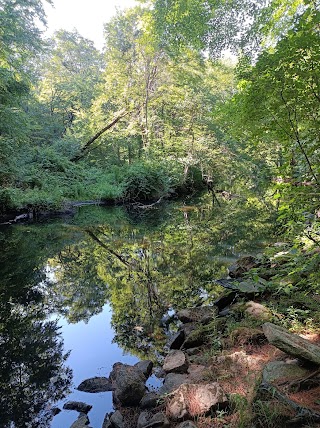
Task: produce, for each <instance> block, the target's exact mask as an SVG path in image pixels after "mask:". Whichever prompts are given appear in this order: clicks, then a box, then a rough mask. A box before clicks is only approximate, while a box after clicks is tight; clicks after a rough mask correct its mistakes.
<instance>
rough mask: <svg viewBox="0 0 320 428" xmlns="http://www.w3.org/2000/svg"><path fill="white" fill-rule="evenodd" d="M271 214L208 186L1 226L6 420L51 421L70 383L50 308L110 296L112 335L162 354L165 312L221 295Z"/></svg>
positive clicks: (76, 317) (0, 403)
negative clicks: (133, 204)
mask: <svg viewBox="0 0 320 428" xmlns="http://www.w3.org/2000/svg"><path fill="white" fill-rule="evenodd" d="M269 216H270V214H269V213H268V212H267V211H266V209H265V208H264V207H263V208H262V209H259V208H258V207H256V206H255V205H254V204H251V205H250V204H247V205H246V206H244V202H243V201H232V202H230V203H225V204H222V206H221V207H215V208H214V210H213V207H212V203H211V200H210V199H207V197H206V196H204V197H203V198H202V199H200V200H199V201H197V203H196V204H194V205H191V204H188V205H182V204H181V203H170V204H168V205H166V206H162V207H159V208H157V209H154V210H139V211H135V210H133V211H132V210H126V209H122V208H120V207H117V208H101V207H83V208H81V209H80V210H79V213H78V215H77V216H76V217H75V218H73V219H70V218H69V219H68V220H67V221H64V220H56V221H54V222H49V223H47V224H35V225H21V226H15V227H11V228H9V229H3V230H1V233H0V245H1V248H2V249H3V251H2V252H1V254H0V267H1V270H0V278H1V283H0V299H1V306H0V311H1V315H0V347H1V348H0V352H1V354H0V359H1V369H0V384H1V392H2V393H1V394H0V414H1V417H2V418H1V421H2V420H3V421H5V422H4V427H6V426H8V427H9V426H10V422H9V421H13V422H14V424H15V425H14V426H17V427H18V426H26V427H28V426H32V427H38V426H39V427H45V426H47V425H46V424H47V416H46V414H45V410H46V409H47V408H48V406H50V403H51V402H53V401H54V400H57V399H60V398H61V397H63V396H64V395H65V394H66V392H67V390H68V387H69V385H70V376H71V373H70V370H69V369H67V368H66V367H65V365H64V360H65V355H63V345H62V340H61V337H60V336H59V332H58V330H57V325H56V323H55V322H54V321H50V319H52V314H58V315H60V316H63V317H65V319H66V320H67V321H68V322H70V323H78V322H79V321H84V322H88V321H89V320H90V319H91V317H92V316H93V315H96V314H98V313H99V312H101V311H102V308H103V306H104V305H105V304H106V303H109V305H110V307H111V309H112V321H111V322H112V326H113V328H114V331H115V337H114V341H115V342H116V343H117V344H118V345H119V346H121V347H122V349H123V350H124V351H127V352H130V353H131V354H134V355H136V356H138V357H139V358H146V357H148V358H152V359H153V360H156V359H157V358H158V356H159V355H160V354H161V353H162V350H163V345H164V343H165V342H166V332H167V331H166V326H165V325H164V324H163V323H162V322H161V318H162V317H163V315H164V314H165V313H167V312H168V311H169V310H171V309H172V308H173V309H179V308H184V307H187V306H192V305H195V304H199V303H201V302H202V301H204V300H207V301H209V302H210V300H213V299H215V298H216V296H217V294H218V293H219V291H220V290H219V288H218V286H216V285H215V284H214V282H213V279H214V278H218V277H222V276H224V275H225V273H226V265H227V264H228V263H226V260H227V261H228V262H230V260H231V259H232V258H234V257H236V256H237V255H238V254H239V253H243V252H249V251H251V250H252V249H256V248H257V243H258V242H260V243H261V242H262V241H263V239H264V236H266V234H267V233H268V228H267V227H266V225H267V224H268V220H269ZM50 317H51V318H50ZM97 334H99V332H97ZM95 374H96V373H92V375H95ZM21 421H24V422H23V423H22V422H21ZM28 424H29V425H28Z"/></svg>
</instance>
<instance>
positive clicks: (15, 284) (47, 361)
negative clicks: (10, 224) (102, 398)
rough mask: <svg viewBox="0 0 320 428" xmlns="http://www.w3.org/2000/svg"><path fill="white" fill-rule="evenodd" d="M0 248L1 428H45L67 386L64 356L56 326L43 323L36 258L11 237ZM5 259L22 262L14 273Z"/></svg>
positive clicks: (46, 311)
mask: <svg viewBox="0 0 320 428" xmlns="http://www.w3.org/2000/svg"><path fill="white" fill-rule="evenodd" d="M10 238H12V239H10ZM41 238H42V239H43V236H42V237H41ZM0 244H1V247H2V248H3V249H6V250H7V252H2V255H1V256H0V265H1V267H2V268H3V269H2V272H3V273H7V274H6V275H3V274H1V277H0V278H1V279H0V391H1V393H0V426H1V427H3V428H7V427H8V428H9V427H10V428H13V427H17V428H18V427H19V428H20V427H26V428H29V427H30V428H31V427H32V428H45V427H48V426H49V425H50V424H49V422H50V419H51V411H50V407H51V406H52V405H53V403H54V402H55V401H57V400H59V399H61V398H63V397H64V396H65V395H66V394H67V393H68V391H69V386H70V385H71V379H72V372H71V370H70V369H69V368H67V367H65V360H66V358H67V356H68V355H67V354H65V353H64V351H63V341H62V338H61V337H60V335H59V332H58V327H57V323H56V321H53V320H47V319H46V318H47V317H48V315H49V312H50V308H49V307H48V306H47V304H46V303H45V299H46V293H45V287H40V286H39V285H37V286H34V285H32V284H39V280H40V278H42V277H43V275H42V273H41V270H39V269H37V265H38V262H39V257H40V252H35V253H34V254H32V256H33V257H32V256H31V257H30V255H29V256H28V254H29V252H28V253H23V251H24V250H27V249H26V248H25V244H24V243H23V242H22V241H21V235H20V234H16V233H14V232H12V233H9V234H7V236H6V239H5V240H1V243H0ZM38 244H39V242H38ZM39 248H41V246H39ZM8 254H9V255H10V256H11V257H13V258H14V260H16V261H18V262H21V264H20V265H17V269H15V270H14V269H12V270H11V271H10V270H9V266H11V268H12V264H11V263H5V262H6V260H4V257H5V256H6V257H8ZM22 259H24V262H22ZM6 270H7V272H5V271H6Z"/></svg>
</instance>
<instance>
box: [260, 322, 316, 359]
mask: <svg viewBox="0 0 320 428" xmlns="http://www.w3.org/2000/svg"><path fill="white" fill-rule="evenodd" d="M262 328H263V332H264V334H265V336H266V337H267V339H268V341H269V342H270V343H271V344H272V345H274V346H276V347H277V348H279V349H281V350H282V351H284V352H286V353H287V354H289V355H292V356H294V357H297V358H300V359H302V360H305V361H310V362H312V363H315V364H317V365H320V347H319V346H317V345H314V344H313V343H311V342H310V341H309V340H307V339H303V338H302V337H300V336H298V335H296V334H293V333H289V332H288V331H287V330H285V329H284V328H282V327H279V326H277V325H275V324H272V323H269V322H268V323H265V324H263V326H262Z"/></svg>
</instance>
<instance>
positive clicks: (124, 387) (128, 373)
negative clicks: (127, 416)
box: [110, 363, 146, 406]
mask: <svg viewBox="0 0 320 428" xmlns="http://www.w3.org/2000/svg"><path fill="white" fill-rule="evenodd" d="M110 379H111V380H112V381H113V382H114V384H115V391H114V392H113V401H114V403H115V404H121V405H123V406H135V405H138V404H139V402H140V400H141V399H142V397H143V396H144V395H145V392H146V387H145V381H146V378H145V376H144V374H143V373H142V371H141V370H140V369H138V368H137V367H134V366H129V365H127V364H122V363H116V364H114V365H113V369H112V372H111V373H110Z"/></svg>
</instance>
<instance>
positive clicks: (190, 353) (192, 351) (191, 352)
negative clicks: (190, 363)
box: [186, 347, 201, 356]
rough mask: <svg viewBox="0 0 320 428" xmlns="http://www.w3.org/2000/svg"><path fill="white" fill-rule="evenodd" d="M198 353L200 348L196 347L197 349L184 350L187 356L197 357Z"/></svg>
mask: <svg viewBox="0 0 320 428" xmlns="http://www.w3.org/2000/svg"><path fill="white" fill-rule="evenodd" d="M200 351H201V348H199V347H197V348H189V349H186V354H187V355H189V356H192V355H197V354H199V353H200Z"/></svg>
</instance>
